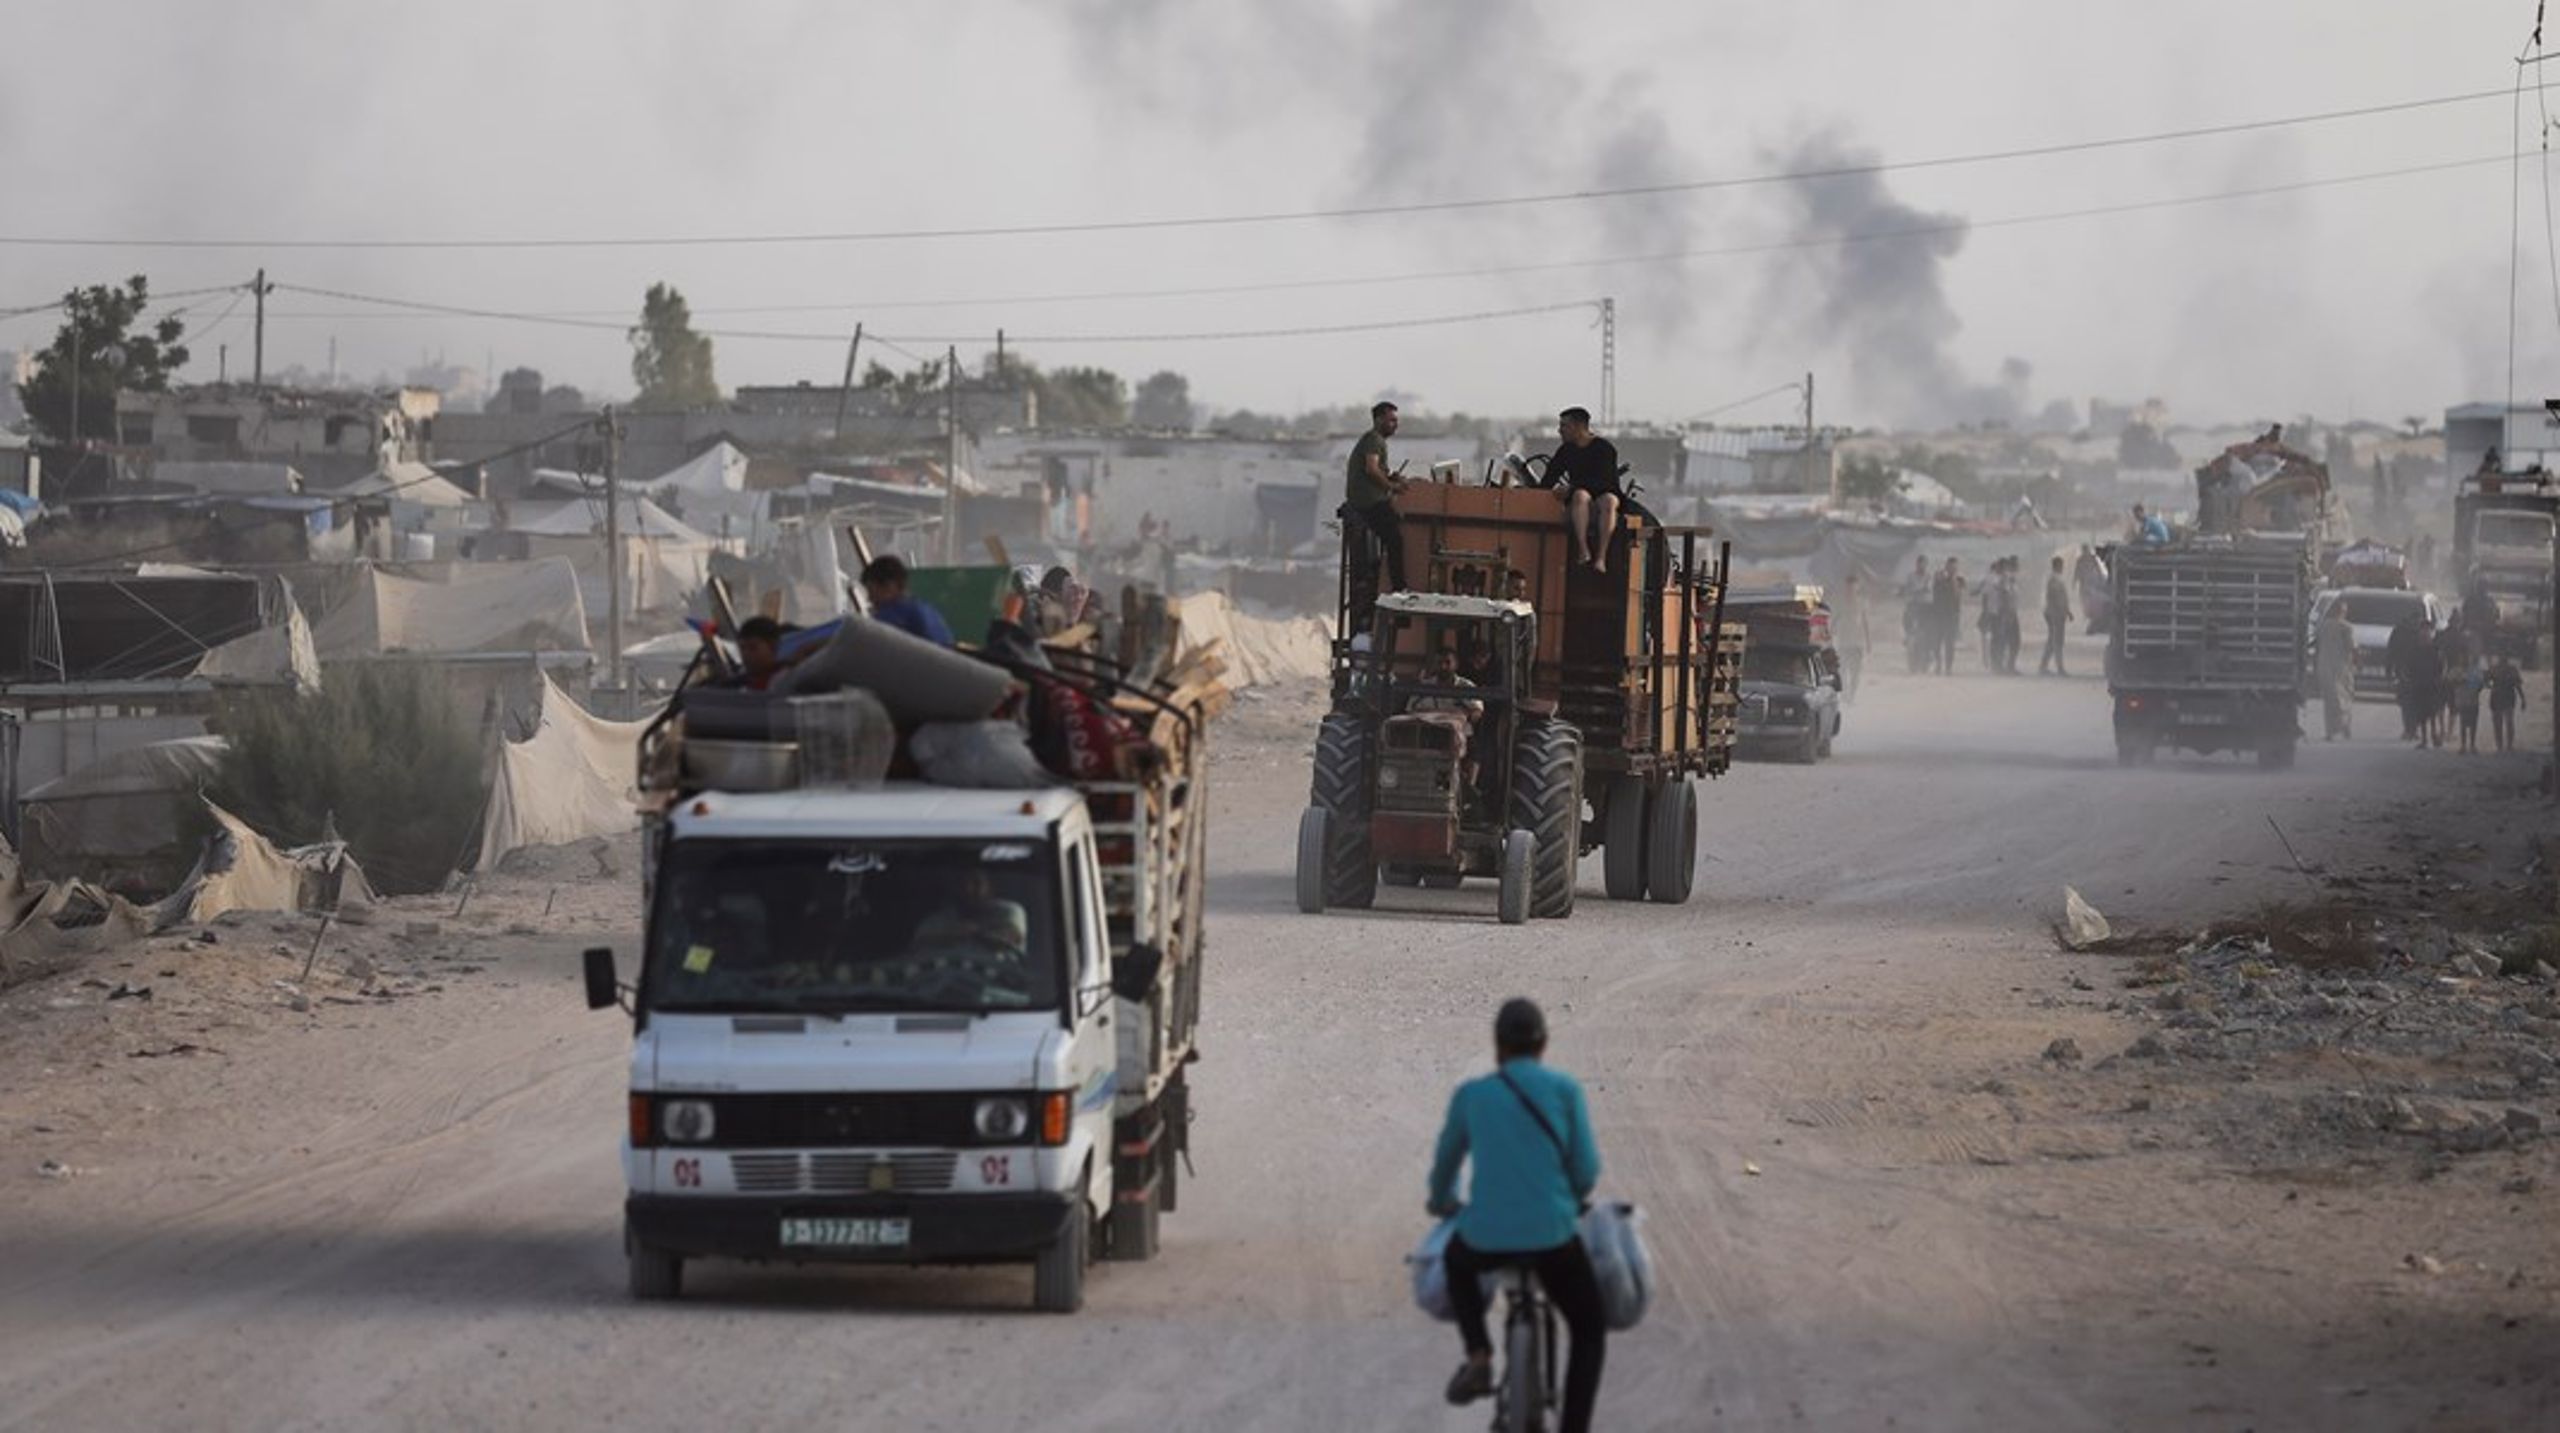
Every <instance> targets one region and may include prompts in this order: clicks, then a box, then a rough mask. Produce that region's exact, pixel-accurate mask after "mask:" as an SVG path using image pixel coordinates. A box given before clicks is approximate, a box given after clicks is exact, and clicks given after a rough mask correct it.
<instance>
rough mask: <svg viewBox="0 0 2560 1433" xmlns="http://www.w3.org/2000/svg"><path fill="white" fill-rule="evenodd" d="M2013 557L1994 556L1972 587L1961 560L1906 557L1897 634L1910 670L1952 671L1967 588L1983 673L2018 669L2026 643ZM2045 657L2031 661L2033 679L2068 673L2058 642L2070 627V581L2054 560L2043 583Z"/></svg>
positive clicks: (2017, 569)
mask: <svg viewBox="0 0 2560 1433" xmlns="http://www.w3.org/2000/svg"><path fill="white" fill-rule="evenodd" d="M2022 570H2023V569H2022V567H2021V564H2020V563H2019V561H2018V559H2017V558H2014V557H2001V558H1994V559H1993V560H1992V563H1991V570H1990V572H1989V574H1988V575H1987V576H1986V577H1985V578H1984V579H1983V581H1982V583H1981V584H1980V585H1979V586H1978V587H1974V586H1973V585H1972V584H1970V583H1969V582H1968V581H1967V580H1966V578H1965V575H1964V568H1963V565H1962V564H1960V563H1959V562H1958V561H1957V560H1956V559H1954V558H1952V557H1950V558H1948V559H1947V560H1946V561H1945V562H1944V563H1943V564H1941V565H1940V566H1938V567H1937V568H1934V569H1932V568H1931V567H1930V566H1929V559H1928V558H1927V557H1926V556H1920V557H1915V558H1913V559H1912V562H1911V576H1910V578H1909V579H1908V580H1907V581H1905V582H1904V583H1903V585H1902V594H1901V595H1902V637H1903V642H1904V644H1905V646H1906V648H1907V649H1908V651H1909V654H1910V665H1911V670H1912V671H1914V672H1942V673H1943V672H1953V671H1954V670H1955V665H1956V646H1957V643H1958V642H1959V641H1960V640H1961V639H1962V636H1963V628H1964V609H1965V597H1966V594H1967V590H1968V588H1969V587H1970V588H1971V589H1972V595H1973V599H1974V609H1975V615H1974V622H1973V626H1974V631H1975V632H1976V633H1977V634H1978V635H1979V636H1980V638H1981V647H1982V665H1983V669H1984V670H1985V671H1990V672H1997V673H2000V674H2002V675H2004V676H2016V675H2017V674H2018V657H2019V654H2020V653H2021V652H2022V651H2023V650H2024V648H2025V644H2026V637H2025V630H2024V628H2025V618H2024V616H2023V608H2024V595H2025V594H2024V591H2023V588H2024V582H2025V579H2024V578H2023V576H2022V575H2021V574H2022ZM2043 615H2044V634H2045V636H2044V654H2043V656H2042V657H2040V658H2038V659H2037V662H2036V674H2037V675H2038V676H2048V675H2050V676H2060V677H2067V676H2069V675H2071V673H2070V672H2069V671H2068V670H2067V669H2066V668H2065V666H2064V662H2063V651H2062V641H2063V637H2064V635H2065V634H2066V633H2068V632H2069V631H2070V629H2071V619H2072V611H2071V584H2070V582H2069V581H2068V580H2067V579H2066V578H2065V577H2064V575H2063V563H2062V559H2061V558H2060V557H2056V558H2054V559H2053V563H2052V567H2051V570H2050V571H2048V572H2047V573H2046V575H2045V583H2044V612H2043Z"/></svg>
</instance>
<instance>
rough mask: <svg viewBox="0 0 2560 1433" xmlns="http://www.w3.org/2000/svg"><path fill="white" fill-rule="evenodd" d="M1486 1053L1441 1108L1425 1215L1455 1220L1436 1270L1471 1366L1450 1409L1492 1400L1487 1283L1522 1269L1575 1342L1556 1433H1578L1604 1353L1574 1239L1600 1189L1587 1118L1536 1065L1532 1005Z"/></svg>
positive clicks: (1575, 1092)
mask: <svg viewBox="0 0 2560 1433" xmlns="http://www.w3.org/2000/svg"><path fill="white" fill-rule="evenodd" d="M1493 1050H1494V1060H1495V1069H1494V1072H1493V1073H1492V1074H1490V1075H1484V1076H1480V1077H1478V1078H1476V1079H1473V1080H1469V1081H1467V1082H1466V1083H1465V1084H1462V1085H1460V1086H1458V1088H1457V1091H1456V1093H1454V1094H1452V1095H1451V1096H1450V1097H1449V1115H1448V1119H1447V1121H1446V1122H1445V1123H1444V1124H1443V1125H1442V1126H1441V1129H1440V1143H1439V1147H1438V1149H1437V1151H1436V1152H1435V1153H1434V1154H1433V1156H1432V1160H1431V1190H1430V1203H1429V1206H1428V1207H1429V1209H1430V1212H1431V1213H1432V1214H1434V1215H1437V1216H1441V1217H1447V1216H1449V1215H1452V1214H1454V1215H1456V1216H1457V1220H1458V1227H1457V1231H1456V1233H1455V1234H1454V1235H1453V1236H1452V1237H1451V1238H1450V1240H1449V1244H1448V1249H1447V1252H1446V1254H1445V1255H1444V1256H1443V1260H1444V1263H1445V1266H1446V1269H1447V1272H1448V1283H1449V1303H1450V1306H1451V1308H1452V1310H1453V1311H1454V1312H1455V1313H1456V1314H1457V1318H1458V1334H1459V1336H1460V1337H1461V1338H1462V1339H1464V1340H1465V1342H1466V1349H1467V1360H1466V1362H1465V1363H1462V1364H1460V1365H1459V1366H1458V1371H1457V1373H1456V1375H1454V1376H1453V1377H1451V1378H1450V1380H1449V1401H1450V1402H1451V1403H1453V1404H1460V1405H1464V1404H1468V1403H1472V1402H1474V1401H1476V1400H1477V1399H1479V1398H1483V1397H1485V1396H1487V1395H1488V1394H1490V1393H1492V1392H1493V1339H1492V1336H1491V1335H1490V1334H1489V1333H1488V1332H1487V1330H1486V1327H1485V1296H1484V1282H1483V1277H1484V1275H1485V1274H1486V1273H1488V1272H1490V1271H1492V1270H1496V1269H1502V1268H1512V1267H1521V1268H1527V1269H1529V1270H1532V1271H1533V1272H1535V1273H1536V1275H1537V1278H1538V1284H1539V1287H1541V1288H1543V1289H1544V1290H1546V1295H1547V1301H1548V1302H1549V1303H1551V1304H1553V1305H1554V1306H1555V1309H1556V1312H1558V1313H1559V1314H1562V1315H1563V1316H1564V1322H1565V1327H1566V1328H1567V1329H1568V1330H1569V1331H1570V1332H1571V1335H1572V1344H1573V1346H1572V1354H1571V1357H1570V1358H1569V1359H1568V1360H1567V1362H1566V1366H1565V1382H1564V1421H1563V1423H1562V1425H1561V1426H1562V1429H1563V1433H1584V1430H1586V1429H1588V1428H1590V1426H1591V1408H1592V1405H1593V1403H1595V1402H1596V1401H1597V1400H1598V1398H1599V1395H1600V1369H1601V1364H1602V1362H1603V1361H1604V1360H1605V1358H1606V1357H1607V1352H1608V1325H1607V1323H1606V1321H1605V1314H1604V1312H1603V1309H1602V1306H1601V1302H1600V1283H1599V1280H1598V1278H1597V1277H1596V1276H1595V1275H1594V1274H1593V1273H1592V1269H1591V1254H1590V1251H1589V1250H1587V1249H1585V1248H1584V1247H1583V1244H1582V1236H1581V1233H1580V1231H1579V1224H1580V1216H1581V1213H1582V1207H1583V1205H1584V1203H1585V1202H1586V1201H1587V1200H1589V1198H1590V1197H1591V1190H1592V1187H1593V1186H1594V1185H1596V1184H1597V1183H1599V1180H1600V1148H1599V1146H1598V1144H1596V1143H1595V1142H1594V1141H1593V1139H1592V1137H1591V1109H1590V1106H1589V1105H1588V1104H1587V1103H1585V1102H1584V1100H1583V1097H1582V1086H1581V1085H1580V1084H1578V1083H1576V1082H1575V1080H1574V1078H1573V1077H1572V1076H1571V1075H1568V1074H1565V1073H1564V1072H1562V1071H1560V1070H1552V1069H1549V1068H1548V1067H1547V1066H1546V1065H1545V1064H1544V1063H1542V1060H1543V1057H1544V1056H1545V1055H1546V1052H1547V1017H1546V1012H1544V1011H1542V1010H1540V1009H1539V1008H1538V1007H1537V1004H1536V1003H1535V1002H1534V1001H1530V1000H1525V999H1515V1000H1509V1001H1506V1002H1504V1003H1503V1006H1502V1010H1501V1012H1500V1013H1499V1014H1497V1015H1495V1016H1494V1020H1493ZM1468 1161H1473V1163H1474V1169H1473V1170H1472V1171H1471V1172H1470V1177H1469V1180H1468V1186H1467V1200H1466V1202H1465V1203H1464V1204H1463V1205H1461V1204H1460V1203H1459V1202H1458V1198H1457V1192H1458V1167H1459V1165H1461V1164H1463V1163H1466V1162H1468Z"/></svg>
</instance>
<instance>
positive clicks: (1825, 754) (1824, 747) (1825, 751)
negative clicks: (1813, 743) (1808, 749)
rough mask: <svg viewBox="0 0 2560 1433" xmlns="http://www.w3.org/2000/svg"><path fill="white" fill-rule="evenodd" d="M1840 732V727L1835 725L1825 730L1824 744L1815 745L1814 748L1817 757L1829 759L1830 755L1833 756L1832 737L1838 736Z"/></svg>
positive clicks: (1823, 735)
mask: <svg viewBox="0 0 2560 1433" xmlns="http://www.w3.org/2000/svg"><path fill="white" fill-rule="evenodd" d="M1839 734H1840V728H1838V727H1836V726H1835V727H1832V728H1830V729H1829V730H1827V731H1825V732H1823V734H1822V744H1821V745H1820V746H1817V747H1815V748H1814V750H1813V754H1814V755H1815V756H1816V757H1819V758H1822V759H1824V760H1828V759H1830V756H1831V741H1832V738H1834V737H1836V736H1838V735H1839Z"/></svg>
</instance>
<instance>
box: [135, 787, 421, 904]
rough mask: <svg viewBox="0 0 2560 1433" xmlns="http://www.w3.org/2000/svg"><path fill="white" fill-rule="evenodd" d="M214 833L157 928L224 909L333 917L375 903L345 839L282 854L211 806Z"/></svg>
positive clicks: (206, 806)
mask: <svg viewBox="0 0 2560 1433" xmlns="http://www.w3.org/2000/svg"><path fill="white" fill-rule="evenodd" d="M204 809H205V812H206V814H207V815H209V816H211V817H212V818H213V823H214V832H213V836H212V837H211V839H209V840H207V841H206V842H205V848H204V854H203V855H202V856H201V857H199V858H198V860H197V861H196V865H195V869H194V870H193V871H191V872H189V873H188V875H187V878H186V879H185V880H184V881H182V882H180V883H179V885H178V888H177V889H176V890H175V891H172V892H170V893H169V895H168V897H167V898H166V899H164V900H162V901H161V902H160V903H159V904H158V905H157V906H155V907H153V909H152V913H151V915H152V925H153V928H154V929H166V928H167V927H169V926H173V925H188V924H201V923H203V922H205V921H209V920H212V919H213V918H214V917H216V916H219V915H221V914H223V913H224V912H226V911H334V910H337V909H339V908H341V907H343V906H347V905H371V904H373V902H374V900H375V896H374V893H373V885H372V883H371V882H369V881H367V880H366V879H365V875H364V870H363V868H362V867H359V866H358V865H357V864H356V861H355V857H353V856H351V855H349V854H347V847H346V843H345V842H343V841H323V842H319V843H317V844H314V845H309V846H297V847H294V848H293V849H291V850H278V849H277V848H276V846H275V844H274V843H273V842H271V841H269V840H268V839H267V838H266V837H264V836H261V835H259V834H258V833H257V832H255V831H252V830H250V829H249V827H248V825H247V823H245V822H243V821H242V820H241V819H240V818H239V817H237V816H234V815H232V814H231V813H230V812H228V811H225V810H223V809H222V808H221V807H219V806H216V805H214V804H213V803H212V802H210V801H207V802H205V803H204Z"/></svg>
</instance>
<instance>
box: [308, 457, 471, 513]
mask: <svg viewBox="0 0 2560 1433" xmlns="http://www.w3.org/2000/svg"><path fill="white" fill-rule="evenodd" d="M337 496H338V497H340V498H388V499H389V500H391V501H392V502H395V503H408V504H411V505H413V506H416V507H427V508H460V507H466V506H468V505H470V504H471V503H472V502H473V501H475V499H473V497H472V496H471V494H469V493H467V492H464V491H463V490H462V489H461V488H460V487H459V486H457V485H456V484H455V483H454V481H453V480H452V479H450V478H448V477H446V476H445V475H444V474H442V473H439V472H437V471H436V470H435V469H433V468H430V467H428V466H427V465H426V464H424V463H389V464H386V465H384V466H382V467H379V468H376V469H374V470H373V471H372V472H370V473H367V474H365V475H364V476H363V477H361V478H358V479H356V480H355V481H354V482H352V483H349V484H347V485H346V486H345V487H344V488H342V489H340V490H339V491H338V493H337Z"/></svg>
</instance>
